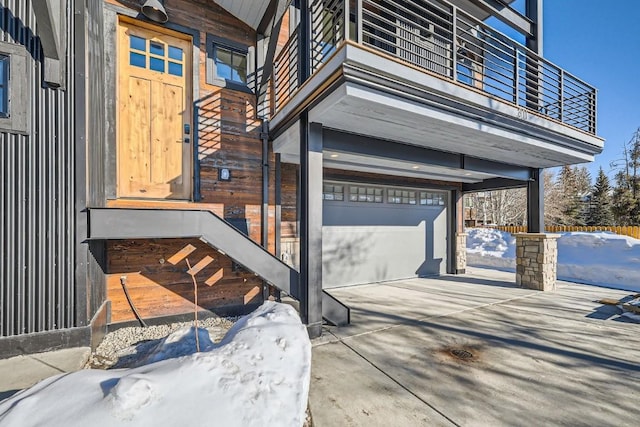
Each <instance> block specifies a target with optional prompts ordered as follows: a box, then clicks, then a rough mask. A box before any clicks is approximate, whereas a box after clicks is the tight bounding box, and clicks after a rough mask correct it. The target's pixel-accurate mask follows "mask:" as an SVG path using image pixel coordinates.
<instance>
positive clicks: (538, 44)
mask: <svg viewBox="0 0 640 427" xmlns="http://www.w3.org/2000/svg"><path fill="white" fill-rule="evenodd" d="M525 9H526V10H525V14H526V15H527V18H529V19H530V20H531V21H533V24H534V31H533V33H534V34H533V37H527V41H526V44H527V47H528V48H529V49H531V50H532V51H534V52H535V53H537V54H538V55H540V56H542V0H526V5H525Z"/></svg>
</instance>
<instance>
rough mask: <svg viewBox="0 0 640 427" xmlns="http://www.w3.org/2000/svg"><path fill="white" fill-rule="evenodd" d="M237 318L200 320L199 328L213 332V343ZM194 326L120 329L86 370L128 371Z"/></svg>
mask: <svg viewBox="0 0 640 427" xmlns="http://www.w3.org/2000/svg"><path fill="white" fill-rule="evenodd" d="M237 319H238V318H237V317H216V316H211V317H207V318H203V319H198V326H199V327H201V328H206V329H207V330H208V331H209V335H210V336H211V341H213V342H218V341H220V340H221V339H222V338H223V337H224V335H225V334H226V333H227V331H228V330H229V329H230V328H231V326H233V324H234V323H235V321H236V320H237ZM193 325H194V323H193V321H191V322H180V323H171V324H166V325H157V326H148V327H146V328H144V327H142V326H136V327H128V328H120V329H117V330H115V331H113V332H109V333H108V334H107V335H105V337H104V339H103V340H102V342H101V343H100V345H99V346H98V348H96V349H95V351H94V352H93V353H91V356H90V357H89V360H88V361H87V365H86V366H85V367H86V368H92V369H110V368H126V367H128V366H130V365H131V364H133V362H135V361H136V360H137V359H139V358H140V357H142V356H144V355H145V354H147V353H148V352H149V351H150V350H151V349H153V347H155V345H156V344H157V343H158V342H159V341H160V340H161V339H162V338H164V337H166V336H167V335H169V334H171V333H172V332H174V331H176V330H178V329H180V328H182V327H184V326H193Z"/></svg>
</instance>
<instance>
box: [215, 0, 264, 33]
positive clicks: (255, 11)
mask: <svg viewBox="0 0 640 427" xmlns="http://www.w3.org/2000/svg"><path fill="white" fill-rule="evenodd" d="M216 3H217V4H218V5H220V6H221V7H222V8H223V9H225V10H226V11H227V12H229V13H230V14H232V15H233V16H235V17H236V18H238V19H239V20H241V21H242V22H244V23H245V24H247V25H249V26H250V27H251V28H253V29H254V30H255V29H257V28H258V26H259V25H260V22H261V21H262V18H263V17H264V14H265V12H266V11H267V8H268V7H269V3H270V0H216Z"/></svg>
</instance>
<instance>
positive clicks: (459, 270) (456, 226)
mask: <svg viewBox="0 0 640 427" xmlns="http://www.w3.org/2000/svg"><path fill="white" fill-rule="evenodd" d="M450 210H451V214H450V219H449V221H451V226H450V227H449V235H450V236H452V237H453V238H450V239H448V241H449V242H451V243H449V246H450V252H449V257H450V259H451V262H450V263H449V265H450V267H449V268H448V270H449V271H448V272H449V273H451V274H464V273H465V272H466V268H467V234H466V233H465V232H464V215H463V211H464V207H463V203H462V191H460V190H453V191H451V209H450Z"/></svg>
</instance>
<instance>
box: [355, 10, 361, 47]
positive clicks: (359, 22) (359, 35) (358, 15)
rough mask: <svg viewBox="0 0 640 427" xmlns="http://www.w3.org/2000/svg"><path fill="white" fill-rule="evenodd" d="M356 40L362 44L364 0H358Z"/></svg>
mask: <svg viewBox="0 0 640 427" xmlns="http://www.w3.org/2000/svg"><path fill="white" fill-rule="evenodd" d="M356 41H357V42H358V44H362V0H356Z"/></svg>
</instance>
